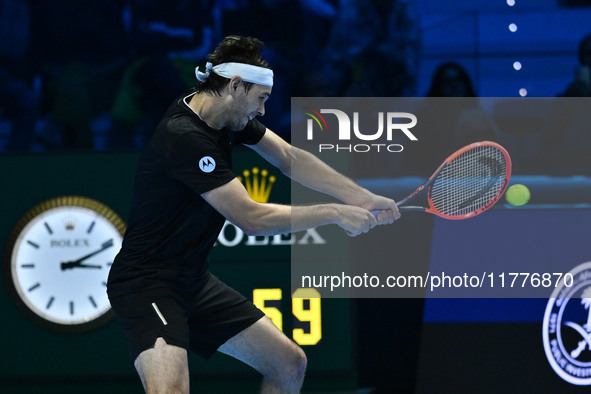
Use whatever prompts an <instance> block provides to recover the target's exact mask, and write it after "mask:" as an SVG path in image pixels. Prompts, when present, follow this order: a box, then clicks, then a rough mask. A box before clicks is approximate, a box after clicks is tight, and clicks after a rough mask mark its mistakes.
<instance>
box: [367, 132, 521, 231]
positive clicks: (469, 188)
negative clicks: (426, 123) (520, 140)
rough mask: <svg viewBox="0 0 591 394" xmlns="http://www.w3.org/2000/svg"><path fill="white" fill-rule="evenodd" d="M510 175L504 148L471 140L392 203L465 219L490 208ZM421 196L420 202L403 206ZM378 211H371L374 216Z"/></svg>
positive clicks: (509, 164) (410, 208)
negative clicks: (400, 198) (407, 193)
mask: <svg viewBox="0 0 591 394" xmlns="http://www.w3.org/2000/svg"><path fill="white" fill-rule="evenodd" d="M510 178H511V158H510V157H509V153H507V151H506V150H505V148H503V147H502V146H501V145H499V144H497V143H494V142H490V141H483V142H475V143H473V144H470V145H468V146H465V147H463V148H461V149H459V150H458V151H456V152H455V153H454V154H452V155H451V156H449V157H448V158H447V159H446V160H445V161H444V162H443V164H441V165H440V166H439V168H438V169H437V170H436V171H435V173H434V174H433V175H431V177H430V178H429V179H427V181H426V182H425V183H423V185H421V186H420V187H419V188H418V189H417V190H415V191H414V192H412V193H411V194H410V195H408V197H406V198H405V199H403V200H401V201H400V202H397V203H396V204H397V205H398V207H399V210H400V211H401V212H404V211H421V212H428V213H432V214H434V215H437V216H440V217H442V218H445V219H453V220H459V219H469V218H472V217H474V216H476V215H479V214H481V213H482V212H484V211H486V210H487V209H489V208H490V207H492V206H493V205H494V204H495V203H496V202H497V201H498V200H499V199H500V198H501V196H502V195H503V193H504V192H505V190H506V189H507V185H508V184H509V179H510ZM421 199H422V200H423V202H422V204H421V205H416V206H412V205H407V204H408V203H410V202H411V201H417V200H419V201H420V200H421ZM380 212H381V211H372V213H373V214H374V216H377V215H378V214H379V213H380Z"/></svg>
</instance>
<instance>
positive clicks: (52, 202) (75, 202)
mask: <svg viewBox="0 0 591 394" xmlns="http://www.w3.org/2000/svg"><path fill="white" fill-rule="evenodd" d="M59 207H81V208H86V209H90V210H92V211H94V212H96V213H97V214H98V215H101V216H102V217H103V218H105V219H106V220H108V221H109V222H110V223H111V224H112V225H113V226H114V227H115V228H116V229H117V231H118V232H119V234H121V237H123V235H124V234H125V229H126V225H125V222H124V221H123V219H121V217H120V216H119V215H118V214H117V213H116V212H115V211H113V210H112V209H111V208H109V207H108V206H107V205H105V204H103V203H102V202H100V201H97V200H95V199H92V198H89V197H84V196H77V195H67V196H60V197H55V198H51V199H49V200H46V201H43V202H41V203H39V204H37V205H36V206H34V207H33V208H31V209H30V210H29V211H27V212H26V213H25V214H24V215H23V216H22V217H21V218H20V219H19V220H18V221H17V223H16V224H15V225H14V227H13V228H12V230H11V231H10V233H9V236H8V239H7V242H6V247H5V249H4V278H5V281H6V284H7V288H8V290H9V293H10V295H11V296H12V298H13V299H14V301H15V302H16V304H17V306H18V308H19V309H20V310H21V311H22V312H24V314H25V315H26V316H28V317H29V318H30V319H32V320H33V321H35V322H36V323H38V324H40V325H41V326H43V327H46V328H49V329H52V330H56V331H59V332H73V333H77V332H84V331H88V330H91V329H95V328H98V327H100V326H103V325H105V324H106V323H108V322H109V321H110V320H111V319H112V318H113V317H114V313H113V310H112V309H109V310H108V311H106V312H105V313H103V314H102V315H100V316H98V317H97V318H95V319H93V320H90V321H88V322H84V323H78V324H60V323H56V322H53V321H50V320H47V319H44V318H43V317H42V316H40V315H38V314H37V313H35V312H34V311H33V310H31V309H30V308H29V306H28V305H27V304H26V302H25V301H24V300H23V299H22V297H21V295H20V293H19V291H18V289H17V288H16V284H15V283H14V278H13V273H12V266H13V262H12V255H13V250H14V248H15V246H16V242H17V240H18V238H19V236H20V234H21V233H22V231H23V230H24V229H25V227H26V226H27V225H28V224H29V223H30V222H31V221H32V220H33V219H35V218H36V217H37V216H39V215H41V214H43V213H44V212H46V211H48V210H50V209H54V208H59Z"/></svg>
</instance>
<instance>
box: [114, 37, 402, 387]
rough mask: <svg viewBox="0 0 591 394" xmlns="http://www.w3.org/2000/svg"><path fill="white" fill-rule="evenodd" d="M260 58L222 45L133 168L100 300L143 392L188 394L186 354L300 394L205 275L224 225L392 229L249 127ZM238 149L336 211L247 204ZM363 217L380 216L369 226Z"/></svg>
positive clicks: (332, 179)
mask: <svg viewBox="0 0 591 394" xmlns="http://www.w3.org/2000/svg"><path fill="white" fill-rule="evenodd" d="M262 48H263V44H262V42H260V41H259V40H257V39H254V38H244V37H237V36H230V37H227V38H226V39H224V41H223V42H222V43H221V44H220V45H219V46H218V48H216V49H215V51H214V52H213V53H212V54H210V55H209V56H208V58H209V61H210V62H209V63H208V64H207V66H206V70H205V72H199V71H197V77H198V79H199V80H200V83H199V84H198V86H197V89H196V90H194V91H191V92H188V93H186V94H185V95H183V96H181V97H180V98H179V99H177V100H176V101H175V102H174V103H173V104H172V106H171V107H170V108H169V110H168V111H167V113H166V115H165V116H164V118H163V119H162V121H161V122H160V123H159V125H158V126H157V128H156V130H155V132H154V134H153V136H152V137H151V140H150V141H149V143H148V145H147V147H146V150H145V152H144V153H143V155H142V157H141V159H140V163H139V166H138V170H137V174H136V181H135V186H134V193H133V198H132V207H131V212H130V217H129V224H128V228H127V231H126V234H125V238H124V241H123V246H122V248H121V251H120V252H119V254H118V256H117V258H116V259H115V262H114V263H113V266H112V268H111V272H110V275H109V281H108V294H109V299H110V301H111V304H112V306H113V310H114V311H115V313H116V314H117V316H118V318H119V320H120V321H121V323H122V324H123V327H124V329H125V333H126V337H127V341H128V343H129V348H130V352H131V356H132V358H133V359H134V360H135V366H136V369H137V371H138V373H139V375H140V378H141V380H142V383H143V385H144V388H145V390H146V391H147V392H185V393H188V392H189V370H188V363H187V349H190V350H192V351H194V352H196V353H198V354H199V355H201V356H203V357H205V358H207V357H210V356H211V355H212V354H213V353H215V352H216V351H220V352H223V353H226V354H228V355H231V356H233V357H235V358H237V359H239V360H242V361H243V362H245V363H247V364H249V365H251V366H252V367H253V368H255V369H256V370H258V371H259V372H260V373H261V374H262V375H263V377H264V378H263V386H262V392H269V393H274V392H281V393H292V392H293V393H296V392H299V389H300V387H301V385H302V382H303V378H304V372H305V368H306V357H305V354H304V352H303V351H302V349H301V348H299V347H298V346H297V345H296V344H295V343H294V342H293V341H291V340H290V339H288V338H287V337H286V336H285V335H284V334H283V333H282V332H281V331H280V330H279V329H277V327H275V325H274V324H273V323H272V322H271V320H270V319H268V318H267V317H265V316H264V314H263V313H262V312H261V311H260V310H258V309H257V308H256V307H255V306H254V305H253V304H252V303H251V302H250V301H249V300H247V299H246V298H244V297H243V296H242V295H240V294H238V293H237V292H235V291H234V290H232V289H231V288H229V287H228V286H226V285H225V284H223V283H222V282H221V281H219V280H218V279H217V278H216V277H215V276H213V275H212V274H211V273H210V272H209V270H208V261H207V256H208V254H209V252H210V250H211V248H212V247H213V244H214V243H215V241H216V239H217V236H218V234H219V232H220V230H221V228H222V226H223V224H224V222H225V220H226V219H227V220H229V221H231V222H232V223H234V224H235V225H237V226H238V227H240V228H241V229H242V230H243V231H244V232H245V233H246V234H249V235H270V234H280V233H287V232H290V231H294V232H295V231H300V230H305V229H308V228H312V227H317V226H322V225H326V224H337V225H338V226H340V227H341V228H343V230H344V231H345V232H346V233H347V234H348V235H350V236H356V235H359V234H361V233H365V232H367V231H369V230H370V229H371V228H372V227H374V226H375V225H377V224H389V223H392V222H393V221H394V220H396V219H397V218H398V217H399V213H398V208H397V206H396V204H395V202H394V201H392V200H391V199H387V198H384V197H381V196H377V195H374V194H372V193H370V192H369V191H367V190H365V189H363V188H361V187H359V186H358V185H356V184H355V183H354V182H352V181H351V180H349V179H348V178H346V177H344V176H342V175H340V174H338V173H337V172H335V171H334V170H333V169H331V168H330V167H328V166H327V165H326V164H324V163H323V162H321V161H320V160H318V159H317V158H316V157H315V156H313V155H311V154H309V153H307V152H305V151H302V150H299V149H295V148H292V147H291V146H290V145H289V144H288V143H286V142H285V141H283V140H282V139H281V138H280V137H278V136H277V135H276V134H275V133H273V132H272V131H271V130H269V129H267V128H266V127H265V126H263V125H262V124H261V123H260V122H259V121H258V120H256V119H254V118H255V117H256V116H262V115H264V113H265V102H266V101H267V99H268V98H269V96H270V94H271V88H272V84H273V72H272V71H271V69H270V68H269V65H268V64H267V62H266V61H265V60H264V59H263V58H262V57H261V55H260V51H261V50H262ZM236 144H245V145H247V146H249V147H251V148H252V149H253V150H255V151H256V152H257V153H259V154H260V155H261V156H262V157H264V158H265V159H266V160H268V161H269V162H270V163H271V164H273V165H275V166H276V167H278V168H279V169H280V170H281V171H282V172H283V173H284V174H286V175H287V176H290V177H292V178H293V179H295V180H296V181H298V182H300V183H302V184H304V185H306V186H308V187H310V188H313V189H316V190H319V191H321V192H324V193H327V194H330V195H332V196H334V197H336V198H338V199H340V200H341V201H343V203H344V204H322V205H311V206H305V207H295V206H294V207H292V206H288V205H278V204H269V203H264V204H263V203H257V202H255V201H253V200H252V199H251V198H250V196H249V195H248V192H247V191H246V189H245V188H244V186H243V185H242V183H241V182H240V181H239V180H238V179H237V178H236V176H235V175H234V173H233V172H232V162H231V159H232V157H231V149H232V146H233V145H236ZM292 163H293V164H292ZM294 164H297V167H298V171H297V174H295V173H294V172H293V171H292V165H294ZM370 210H381V213H380V214H379V215H378V217H377V218H376V217H374V215H373V214H372V213H371V212H370Z"/></svg>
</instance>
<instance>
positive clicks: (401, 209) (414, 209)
mask: <svg viewBox="0 0 591 394" xmlns="http://www.w3.org/2000/svg"><path fill="white" fill-rule="evenodd" d="M398 211H399V212H426V211H427V210H426V209H425V208H424V207H415V206H408V207H401V206H398ZM370 212H371V214H372V215H374V216H375V217H376V219H377V218H378V215H379V214H380V212H382V210H381V209H376V210H373V211H370Z"/></svg>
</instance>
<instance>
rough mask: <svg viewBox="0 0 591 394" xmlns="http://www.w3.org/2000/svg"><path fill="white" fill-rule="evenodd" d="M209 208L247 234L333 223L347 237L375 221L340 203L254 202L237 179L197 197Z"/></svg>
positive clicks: (282, 231) (261, 233)
mask: <svg viewBox="0 0 591 394" xmlns="http://www.w3.org/2000/svg"><path fill="white" fill-rule="evenodd" d="M201 196H202V197H203V198H204V199H205V201H207V202H208V203H209V204H210V205H211V206H212V207H214V208H215V209H216V210H217V211H218V212H220V213H221V214H222V215H223V216H224V217H225V218H226V219H228V220H229V221H230V222H232V223H234V224H235V225H236V226H238V227H239V228H240V229H241V230H243V231H244V232H245V233H246V234H248V235H273V234H282V233H288V232H297V231H302V230H306V229H309V228H313V227H319V226H324V225H328V224H336V225H338V226H340V227H341V228H342V229H343V230H344V231H345V232H346V233H347V235H349V236H356V235H359V234H362V233H366V232H368V231H369V230H370V229H371V228H373V227H374V226H375V225H376V224H377V221H376V219H375V217H374V216H373V215H372V214H371V212H369V211H368V210H366V209H363V208H359V207H355V206H350V205H344V204H317V205H309V206H290V205H280V204H271V203H258V202H256V201H254V200H253V199H252V198H250V196H249V194H248V192H247V191H246V189H245V188H244V186H243V185H242V183H240V181H239V180H238V179H234V180H232V181H230V182H228V183H226V184H224V185H222V186H220V187H217V188H215V189H213V190H210V191H208V192H205V193H203V194H201Z"/></svg>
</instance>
